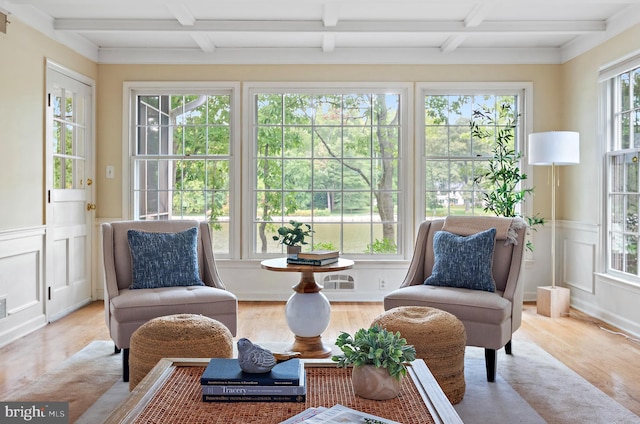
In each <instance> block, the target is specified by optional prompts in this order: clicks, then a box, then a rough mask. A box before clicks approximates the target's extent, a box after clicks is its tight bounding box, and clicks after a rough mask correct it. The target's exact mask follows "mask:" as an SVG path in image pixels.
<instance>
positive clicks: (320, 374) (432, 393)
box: [106, 358, 462, 424]
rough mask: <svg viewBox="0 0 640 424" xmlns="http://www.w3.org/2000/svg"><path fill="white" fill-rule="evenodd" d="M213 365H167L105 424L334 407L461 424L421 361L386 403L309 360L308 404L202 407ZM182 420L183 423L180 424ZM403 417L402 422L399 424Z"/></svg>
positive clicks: (340, 372)
mask: <svg viewBox="0 0 640 424" xmlns="http://www.w3.org/2000/svg"><path fill="white" fill-rule="evenodd" d="M208 362H209V360H208V359H206V358H199V359H193V358H191V359H189V358H173V359H172V358H164V359H162V360H161V361H160V362H159V363H158V364H157V365H156V366H155V367H154V368H153V370H151V372H150V373H149V374H148V375H147V376H146V377H145V378H144V379H143V380H142V381H141V382H140V384H138V386H137V387H136V388H135V389H134V391H133V392H131V394H130V395H129V397H128V398H127V400H125V402H123V403H122V404H121V405H120V407H119V408H118V409H117V410H115V411H114V412H113V413H112V414H111V416H110V417H109V418H108V419H107V421H106V423H108V424H115V423H136V422H139V421H138V418H140V419H142V420H143V421H144V420H145V417H146V418H149V417H148V416H149V415H153V414H159V413H161V414H162V417H163V420H169V421H171V422H180V423H185V424H188V423H190V422H195V421H197V420H202V419H203V418H205V417H206V422H211V423H216V422H220V423H222V422H225V423H226V422H231V421H228V420H229V419H230V417H235V418H237V417H238V416H239V415H238V414H242V418H243V422H247V423H251V422H256V423H258V422H260V423H269V422H271V421H270V420H272V421H273V422H274V423H278V422H280V421H283V420H284V419H287V418H289V417H290V416H293V415H295V414H296V413H297V412H301V411H303V410H304V409H306V408H307V407H309V406H328V407H330V406H333V405H334V404H336V403H340V404H343V405H345V406H348V407H350V408H353V409H357V410H361V411H363V412H367V413H371V414H374V415H378V416H381V417H384V418H388V419H391V420H395V421H400V422H403V423H405V424H408V423H412V422H416V423H418V422H419V423H430V422H433V423H447V424H448V423H454V424H457V423H462V420H461V419H460V417H459V416H458V414H457V413H456V411H455V409H454V408H453V406H452V405H451V403H449V401H448V400H447V398H446V396H445V394H444V393H443V392H442V389H441V388H440V386H438V384H437V382H436V381H435V379H434V378H433V375H432V374H431V372H430V371H429V368H428V367H427V366H426V365H425V363H424V361H422V360H421V359H419V360H416V361H414V362H413V363H412V366H411V367H409V374H408V376H410V378H408V379H405V380H404V381H403V387H402V391H401V394H400V397H399V398H396V399H392V400H389V401H384V402H381V401H372V400H367V399H362V398H359V397H357V396H355V395H353V393H352V390H337V391H336V390H335V387H336V386H337V387H342V386H347V385H348V384H350V380H349V379H348V378H347V376H350V370H345V369H340V368H337V367H336V364H335V362H331V361H327V360H326V359H320V360H304V362H305V368H306V369H307V377H308V378H307V380H308V393H307V402H306V403H304V402H302V403H290V402H283V403H280V402H263V403H260V402H249V403H245V402H242V403H208V402H202V400H201V392H200V384H199V377H200V375H201V373H202V370H203V369H204V367H205V366H206V365H207V364H208ZM323 378H325V379H326V378H330V379H332V381H331V382H330V383H327V384H328V386H327V387H329V389H327V388H325V387H319V386H317V385H318V384H323V383H322V379H323ZM158 405H160V406H162V408H160V407H158ZM236 409H237V410H236ZM298 409H299V411H298ZM234 414H235V415H234ZM429 415H430V416H431V417H429ZM190 416H191V417H192V418H190ZM178 417H179V420H178V421H176V419H178ZM265 417H269V419H265ZM398 417H400V418H401V419H397V418H398ZM174 418H175V419H174ZM429 418H431V420H430V419H429ZM232 420H233V419H232ZM169 421H167V422H169Z"/></svg>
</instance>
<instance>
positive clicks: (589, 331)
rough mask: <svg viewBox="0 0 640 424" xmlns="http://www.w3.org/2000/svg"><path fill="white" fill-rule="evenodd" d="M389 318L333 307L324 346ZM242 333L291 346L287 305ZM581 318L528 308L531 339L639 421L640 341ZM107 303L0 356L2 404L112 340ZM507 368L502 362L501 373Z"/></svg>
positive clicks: (261, 307) (263, 314)
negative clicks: (88, 349) (83, 352)
mask: <svg viewBox="0 0 640 424" xmlns="http://www.w3.org/2000/svg"><path fill="white" fill-rule="evenodd" d="M382 312H383V307H382V304H381V303H353V302H336V303H332V312H331V323H330V325H329V328H328V329H327V331H325V333H324V334H323V340H324V341H325V342H327V343H331V342H333V341H334V340H335V339H336V338H337V336H338V335H339V334H340V332H341V331H347V332H349V333H353V332H354V331H356V330H357V329H359V328H362V327H368V326H369V324H370V323H371V321H372V320H373V319H374V318H375V317H376V316H378V315H379V314H380V313H382ZM238 314H239V319H238V324H239V326H238V334H237V337H236V338H239V337H247V338H249V339H251V340H254V341H274V342H277V341H281V342H287V341H292V339H293V337H292V334H291V333H290V331H289V329H288V327H287V325H286V321H285V318H284V302H240V305H239V311H238ZM616 333H620V332H619V330H617V329H615V328H612V327H611V326H609V325H606V324H604V323H602V322H600V321H599V320H596V319H594V318H592V317H590V316H588V315H585V314H583V313H581V312H579V311H575V310H573V309H572V310H571V315H570V316H569V317H563V318H558V319H551V318H547V317H544V316H541V315H538V314H537V313H536V307H535V304H525V305H524V312H523V322H522V327H521V328H520V329H519V330H518V332H517V333H516V337H515V340H516V341H515V342H514V346H513V348H514V352H515V351H517V349H518V345H517V338H519V337H524V338H527V339H529V340H531V341H533V342H535V343H537V344H538V345H539V346H540V347H542V348H543V349H544V350H546V351H547V352H549V353H550V354H551V355H553V356H554V357H556V358H558V359H559V360H560V361H561V362H563V363H564V364H565V365H567V366H568V367H569V368H571V369H573V370H574V371H576V372H577V373H578V374H580V375H581V376H582V377H583V378H585V379H586V380H588V381H590V382H591V383H592V384H593V385H595V386H596V387H598V388H599V389H600V390H602V391H603V392H604V393H606V394H607V395H609V396H610V397H612V398H613V399H615V400H617V401H618V402H619V403H620V404H622V405H624V406H625V407H626V408H628V409H629V410H631V411H632V412H634V413H635V414H637V415H640V342H639V341H637V340H634V339H633V338H629V337H625V336H624V335H621V334H616ZM108 339H109V332H108V330H107V327H106V324H105V322H104V311H103V302H102V301H97V302H93V303H91V304H90V305H88V306H86V307H84V308H82V309H80V310H78V311H76V312H74V313H72V314H70V315H68V316H66V317H64V318H62V319H60V320H59V321H56V322H54V323H52V324H50V325H47V326H46V327H44V328H42V329H40V330H37V331H35V332H33V333H31V334H29V335H27V336H25V337H22V338H21V339H19V340H16V341H14V342H12V343H10V344H8V345H6V346H4V347H3V348H1V349H0V363H2V367H1V369H0V399H3V398H5V397H6V396H7V394H8V393H10V392H12V391H13V390H16V389H18V388H20V387H22V386H24V385H26V384H29V382H30V381H32V380H33V379H35V378H37V377H38V376H39V375H42V374H44V373H46V372H47V371H50V370H52V369H53V368H55V367H56V366H58V365H59V364H60V363H61V362H63V361H64V360H65V359H67V358H69V357H70V356H72V355H73V354H74V353H76V352H78V351H79V350H80V349H82V348H83V347H84V346H86V345H87V344H88V343H89V342H91V341H92V340H108ZM499 367H500V363H498V368H499Z"/></svg>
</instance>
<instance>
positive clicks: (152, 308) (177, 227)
mask: <svg viewBox="0 0 640 424" xmlns="http://www.w3.org/2000/svg"><path fill="white" fill-rule="evenodd" d="M196 229H197V230H196ZM129 230H137V231H134V232H133V233H135V235H137V236H140V237H142V238H139V239H136V243H138V245H140V246H141V248H146V250H147V252H148V255H149V256H150V259H149V256H147V257H146V258H145V257H137V259H134V257H133V256H132V251H131V249H130V240H129V237H130V235H129ZM150 233H151V234H150ZM158 233H164V235H166V236H168V237H169V238H168V240H169V241H168V242H169V243H171V242H172V241H173V240H178V239H176V238H175V237H177V234H179V233H181V234H187V236H185V237H187V239H185V240H187V242H185V243H183V244H184V245H185V246H187V247H185V249H184V250H187V251H190V252H191V256H190V257H188V258H187V260H185V259H184V258H182V257H180V256H179V253H178V250H179V249H177V248H176V249H175V250H174V249H173V248H160V247H158V246H162V245H160V244H158V245H154V244H153V243H151V242H149V240H150V239H148V238H147V239H145V238H144V237H148V236H150V237H156V238H157V237H158V236H160V237H161V236H163V234H158ZM102 236H103V258H104V269H105V280H106V292H105V319H106V323H107V327H109V333H110V335H111V338H112V339H113V341H114V343H115V348H116V352H117V351H120V350H121V349H122V351H123V352H122V366H123V372H122V376H123V379H124V381H128V380H129V340H130V338H131V335H132V334H133V332H134V331H135V330H136V329H138V327H140V326H141V325H142V324H144V323H145V322H147V321H149V320H150V319H152V318H157V317H160V316H165V315H173V314H199V315H204V316H207V317H209V318H213V319H215V320H217V321H220V322H221V323H222V324H224V325H225V326H227V327H228V328H229V330H230V331H231V333H232V334H233V335H235V334H236V328H237V310H238V299H237V298H236V296H235V295H234V294H233V293H230V292H229V291H227V290H226V289H225V286H224V284H223V283H222V280H221V279H220V276H219V275H218V272H217V270H216V264H215V261H214V258H213V249H212V245H211V230H210V229H209V226H208V225H207V223H206V222H202V223H198V222H197V221H186V220H185V221H122V222H113V223H105V224H102ZM194 237H195V239H194ZM131 242H133V239H132V240H131ZM189 243H190V245H189ZM176 244H178V243H177V242H176ZM163 246H165V247H166V246H167V244H164V245H163ZM181 247H182V246H181ZM137 251H138V249H137V248H136V252H134V253H137ZM196 255H197V260H196V258H195V256H196ZM172 261H174V262H175V263H176V264H178V263H179V264H180V265H181V266H182V264H184V263H187V262H188V263H190V264H191V270H190V271H191V274H190V275H189V276H190V277H193V278H195V279H196V280H198V281H197V282H196V283H195V284H194V283H193V282H189V281H187V282H185V283H182V284H184V285H173V284H172V285H170V286H166V285H168V284H166V283H163V285H165V286H163V287H154V286H156V285H155V284H154V280H161V279H163V278H164V277H165V275H153V272H152V270H154V269H157V267H156V268H154V267H155V266H156V265H157V266H160V267H163V266H166V265H167V263H171V262H172ZM134 262H136V263H134ZM176 268H178V267H176ZM156 274H157V273H156ZM163 274H168V273H163ZM134 275H137V276H138V277H140V276H141V277H143V278H144V279H145V281H144V282H143V284H146V286H143V287H142V288H133V287H134V280H135V279H134ZM189 276H188V277H187V280H188V279H189ZM183 278H184V276H182V275H180V276H179V277H177V279H179V280H181V279H183ZM138 280H140V278H138ZM135 284H138V282H137V281H136V282H135ZM148 287H151V288H148Z"/></svg>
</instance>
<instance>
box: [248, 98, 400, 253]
mask: <svg viewBox="0 0 640 424" xmlns="http://www.w3.org/2000/svg"><path fill="white" fill-rule="evenodd" d="M407 91H408V90H407V88H402V89H398V88H389V87H386V86H385V87H380V88H377V87H374V88H368V89H360V88H359V89H353V88H350V87H344V88H330V89H329V88H318V87H315V88H299V87H296V88H290V87H285V88H262V87H252V88H250V89H249V95H248V101H247V103H248V104H249V107H250V108H251V110H250V112H249V116H250V117H251V122H250V129H249V131H248V133H249V134H250V136H251V137H252V139H251V146H252V147H251V148H252V153H251V160H250V162H251V165H250V173H251V177H250V180H251V181H252V182H253V188H252V198H251V199H250V204H251V208H252V211H253V212H252V215H253V216H252V222H253V229H252V231H253V234H254V237H253V240H254V243H253V254H256V255H262V254H269V253H281V252H282V249H283V247H282V246H280V245H279V244H278V243H277V241H274V240H273V238H272V236H273V234H275V233H276V230H277V228H278V227H279V226H281V225H283V224H286V223H287V222H288V221H289V220H290V219H295V220H298V221H302V222H305V223H309V224H310V225H311V226H312V227H313V230H314V233H313V237H312V240H311V242H310V243H311V247H312V248H314V249H322V248H331V249H339V250H340V251H341V252H342V253H344V254H349V255H350V256H352V257H353V256H358V255H378V256H380V255H390V256H399V255H401V254H402V248H401V243H400V239H401V228H400V227H401V225H400V223H401V222H402V219H401V217H403V216H407V215H406V210H405V209H404V207H405V206H404V204H403V203H402V202H401V199H402V195H403V189H404V186H403V184H404V183H403V181H404V180H403V178H404V177H403V173H402V172H401V170H402V169H404V168H403V167H404V163H403V156H402V152H403V145H404V143H405V137H406V136H405V132H406V128H407V127H408V120H407V111H406V109H407V106H406V105H407Z"/></svg>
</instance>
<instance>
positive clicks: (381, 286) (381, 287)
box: [378, 278, 387, 290]
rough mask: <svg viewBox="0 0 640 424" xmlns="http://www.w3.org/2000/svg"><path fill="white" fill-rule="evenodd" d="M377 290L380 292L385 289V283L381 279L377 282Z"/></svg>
mask: <svg viewBox="0 0 640 424" xmlns="http://www.w3.org/2000/svg"><path fill="white" fill-rule="evenodd" d="M378 288H379V289H380V290H384V289H386V288H387V283H386V282H385V281H384V280H383V279H382V278H380V279H379V280H378Z"/></svg>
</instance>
